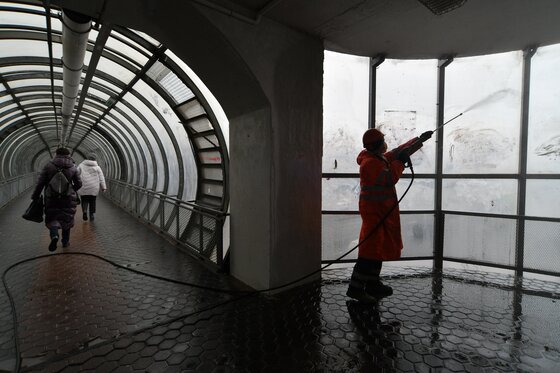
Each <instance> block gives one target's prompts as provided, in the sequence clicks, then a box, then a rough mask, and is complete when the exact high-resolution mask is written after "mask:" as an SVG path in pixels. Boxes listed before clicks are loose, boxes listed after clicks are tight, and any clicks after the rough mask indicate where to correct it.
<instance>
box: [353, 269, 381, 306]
mask: <svg viewBox="0 0 560 373" xmlns="http://www.w3.org/2000/svg"><path fill="white" fill-rule="evenodd" d="M369 281H372V278H371V276H368V275H366V274H363V273H359V272H358V271H356V268H354V271H353V272H352V277H351V278H350V285H348V291H346V295H347V296H349V297H350V298H352V299H355V300H357V301H358V302H360V303H364V304H374V303H376V302H377V298H375V297H374V296H373V295H371V294H369V293H368V292H367V291H366V286H367V283H368V282H369Z"/></svg>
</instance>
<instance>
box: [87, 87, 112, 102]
mask: <svg viewBox="0 0 560 373" xmlns="http://www.w3.org/2000/svg"><path fill="white" fill-rule="evenodd" d="M87 93H88V95H92V96H94V97H96V98H98V99H99V100H101V101H103V102H107V100H108V99H109V98H110V97H111V96H109V95H108V94H106V93H105V92H101V91H100V90H98V89H95V88H93V87H92V86H90V87H89V88H88V91H87Z"/></svg>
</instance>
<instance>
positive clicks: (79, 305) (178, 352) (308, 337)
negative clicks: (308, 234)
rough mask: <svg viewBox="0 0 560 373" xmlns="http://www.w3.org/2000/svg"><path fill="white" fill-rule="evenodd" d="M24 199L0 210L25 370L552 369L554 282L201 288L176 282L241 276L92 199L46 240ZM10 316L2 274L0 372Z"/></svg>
mask: <svg viewBox="0 0 560 373" xmlns="http://www.w3.org/2000/svg"><path fill="white" fill-rule="evenodd" d="M27 198H28V196H27V195H26V196H25V197H24V198H20V199H18V200H16V201H14V202H13V203H11V204H10V205H8V206H7V207H5V208H3V209H1V210H0V243H1V246H0V270H1V271H2V272H3V273H4V275H5V276H4V279H5V282H6V284H7V286H8V287H9V290H10V294H11V295H12V296H13V301H14V303H15V308H16V311H17V312H16V315H17V341H18V342H17V345H18V352H19V356H20V358H21V371H24V372H59V371H62V372H74V371H76V372H77V371H80V372H81V371H91V372H110V371H117V372H132V371H135V372H291V373H296V372H400V371H403V372H440V371H441V372H460V371H468V372H495V371H496V372H500V371H504V372H509V371H519V372H525V371H526V372H560V286H558V285H557V284H552V283H547V282H543V281H536V280H532V281H525V282H524V284H523V286H521V285H520V284H519V283H517V285H518V286H514V281H513V279H512V278H510V277H505V276H501V275H495V274H493V275H489V274H486V273H481V272H464V271H459V270H453V271H451V270H450V271H446V272H445V275H444V276H441V275H439V274H433V273H431V272H427V271H426V270H425V269H421V268H408V269H406V270H405V269H401V270H399V272H396V271H394V272H393V273H391V272H390V271H389V272H387V271H386V270H384V273H385V274H386V283H388V284H390V285H391V286H392V287H393V288H394V291H395V293H394V295H393V296H391V297H388V298H385V299H382V300H381V301H380V302H379V304H377V305H375V306H363V305H360V304H357V303H355V302H353V301H349V299H348V298H346V297H345V292H346V287H347V285H348V277H349V274H350V272H349V270H348V269H334V270H326V271H324V272H323V275H322V278H323V280H322V281H321V282H316V283H313V284H309V285H305V286H300V287H298V288H295V289H292V290H290V291H286V292H283V293H280V294H276V295H274V296H264V295H249V296H247V295H244V296H243V295H240V294H239V293H235V292H231V293H224V292H213V291H210V290H205V289H201V288H196V287H192V286H188V285H184V284H180V282H189V283H195V284H199V285H204V286H210V287H216V288H221V289H229V290H236V289H237V290H242V289H244V288H243V287H242V285H241V284H239V283H237V282H236V281H235V280H233V279H231V278H229V277H228V276H226V275H223V274H217V273H214V272H212V271H210V270H209V269H207V268H206V267H204V266H203V265H201V263H200V262H199V261H198V260H194V259H192V258H191V257H190V256H188V255H186V254H184V253H182V252H181V251H179V250H178V249H177V248H176V247H174V246H173V245H172V244H170V243H168V242H167V241H165V240H163V239H162V238H160V237H158V236H157V235H156V234H154V233H152V232H151V231H150V230H149V229H146V227H145V226H144V225H142V224H141V223H138V222H136V221H135V220H134V219H132V218H131V217H130V216H129V215H128V214H126V213H125V212H123V211H121V210H119V209H118V208H116V207H114V206H113V205H112V204H110V203H109V202H108V201H106V200H104V199H100V200H99V208H98V210H99V212H98V214H97V219H96V221H95V222H93V223H92V222H83V221H82V220H81V219H80V218H79V216H80V214H78V215H77V217H78V219H76V227H75V228H74V229H73V231H72V237H71V246H70V247H69V248H67V249H61V248H59V249H58V250H57V251H56V252H55V253H54V254H50V253H48V251H47V249H46V248H47V245H48V234H47V230H46V229H45V228H44V226H43V225H42V224H36V223H31V222H27V221H25V220H23V219H21V218H20V217H19V216H20V215H21V213H22V212H23V211H24V210H25V207H26V205H27V203H28V199H27ZM14 264H15V266H13V267H12V265H14ZM8 269H9V270H8ZM128 269H135V270H138V271H141V272H146V273H150V274H152V275H155V276H161V277H164V278H169V279H172V280H174V282H169V281H165V280H164V279H160V278H154V277H149V276H146V275H143V274H140V273H136V272H132V271H129V270H128ZM13 325H14V324H13V315H12V308H11V306H10V302H9V300H8V297H7V293H6V291H5V289H4V287H2V288H1V289H0V372H3V371H8V372H11V371H14V370H15V369H16V355H17V354H16V339H15V338H14V328H13Z"/></svg>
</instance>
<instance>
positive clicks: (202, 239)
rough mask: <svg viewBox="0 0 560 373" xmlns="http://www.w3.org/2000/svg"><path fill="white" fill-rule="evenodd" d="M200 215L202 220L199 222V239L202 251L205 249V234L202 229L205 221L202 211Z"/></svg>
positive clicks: (200, 250)
mask: <svg viewBox="0 0 560 373" xmlns="http://www.w3.org/2000/svg"><path fill="white" fill-rule="evenodd" d="M198 216H199V217H200V222H199V227H200V229H199V230H198V236H199V241H200V245H199V252H200V253H202V252H203V251H204V235H203V231H202V227H203V222H204V221H203V219H202V214H201V213H200V212H199V213H198Z"/></svg>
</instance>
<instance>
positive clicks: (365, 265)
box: [354, 258, 383, 276]
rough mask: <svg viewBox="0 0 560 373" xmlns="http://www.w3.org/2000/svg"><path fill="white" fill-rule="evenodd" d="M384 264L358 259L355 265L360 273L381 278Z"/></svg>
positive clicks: (379, 261)
mask: <svg viewBox="0 0 560 373" xmlns="http://www.w3.org/2000/svg"><path fill="white" fill-rule="evenodd" d="M382 266H383V262H382V261H381V260H373V259H365V258H358V261H357V262H356V264H355V265H354V269H355V270H356V271H357V272H360V273H367V274H370V275H373V276H379V274H380V273H381V267H382Z"/></svg>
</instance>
